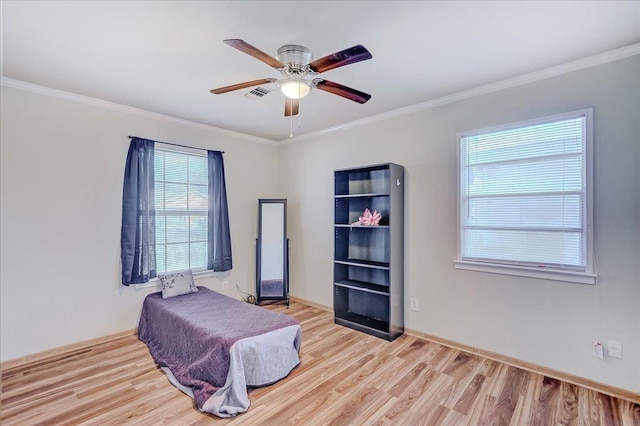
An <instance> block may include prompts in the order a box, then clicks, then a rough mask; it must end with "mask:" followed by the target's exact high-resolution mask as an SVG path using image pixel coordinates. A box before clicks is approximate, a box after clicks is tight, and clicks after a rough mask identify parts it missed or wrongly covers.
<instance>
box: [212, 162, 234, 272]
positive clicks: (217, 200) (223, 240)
mask: <svg viewBox="0 0 640 426" xmlns="http://www.w3.org/2000/svg"><path fill="white" fill-rule="evenodd" d="M208 158H209V258H208V260H207V269H213V270H214V271H228V270H230V269H231V266H232V263H231V234H230V231H229V209H228V207H227V185H226V183H225V180H224V160H223V158H222V152H220V151H208Z"/></svg>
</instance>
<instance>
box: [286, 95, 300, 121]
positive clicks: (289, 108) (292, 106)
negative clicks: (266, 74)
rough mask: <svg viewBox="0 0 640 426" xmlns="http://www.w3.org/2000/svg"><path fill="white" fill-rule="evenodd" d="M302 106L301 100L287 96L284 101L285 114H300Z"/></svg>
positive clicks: (287, 115)
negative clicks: (299, 110)
mask: <svg viewBox="0 0 640 426" xmlns="http://www.w3.org/2000/svg"><path fill="white" fill-rule="evenodd" d="M299 107H300V100H298V99H291V98H285V101H284V116H285V117H290V116H292V115H297V114H298V109H299Z"/></svg>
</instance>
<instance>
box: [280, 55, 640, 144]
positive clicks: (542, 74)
mask: <svg viewBox="0 0 640 426" xmlns="http://www.w3.org/2000/svg"><path fill="white" fill-rule="evenodd" d="M639 54H640V43H636V44H631V45H629V46H625V47H621V48H619V49H615V50H611V51H608V52H604V53H600V54H597V55H594V56H589V57H587V58H583V59H578V60H576V61H572V62H568V63H566V64H562V65H557V66H554V67H549V68H545V69H543V70H539V71H534V72H532V73H528V74H524V75H521V76H518V77H513V78H509V79H506V80H502V81H499V82H496V83H490V84H487V85H484V86H480V87H476V88H473V89H469V90H464V91H462V92H458V93H454V94H452V95H447V96H443V97H440V98H436V99H432V100H429V101H426V102H421V103H419V104H415V105H411V106H408V107H404V108H399V109H396V110H393V111H388V112H384V113H382V114H377V115H372V116H370V117H366V118H363V119H360V120H355V121H351V122H348V123H344V124H340V125H338V126H334V127H329V128H327V129H323V130H318V131H316V132H311V133H305V134H303V135H300V136H295V137H293V138H287V139H282V140H281V141H279V142H278V145H287V144H291V143H296V142H301V141H304V140H307V139H313V138H315V137H318V136H322V135H327V134H330V133H335V132H338V131H341V130H346V129H351V128H354V127H360V126H365V125H367V124H372V123H377V122H379V121H384V120H388V119H391V118H395V117H400V116H403V115H408V114H413V113H415V112H418V111H423V110H426V109H430V108H435V107H438V106H442V105H446V104H450V103H453V102H458V101H461V100H464V99H469V98H474V97H476V96H481V95H486V94H489V93H493V92H497V91H500V90H504V89H509V88H512V87H517V86H522V85H525V84H529V83H534V82H536V81H540V80H546V79H548V78H551V77H555V76H559V75H562V74H566V73H569V72H573V71H578V70H582V69H585V68H591V67H595V66H598V65H603V64H606V63H609V62H614V61H617V60H620V59H624V58H628V57H630V56H635V55H639Z"/></svg>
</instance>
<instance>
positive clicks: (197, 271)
mask: <svg viewBox="0 0 640 426" xmlns="http://www.w3.org/2000/svg"><path fill="white" fill-rule="evenodd" d="M155 151H163V152H170V153H176V154H182V155H191V156H198V157H204V158H205V159H207V153H206V151H205V152H204V153H203V152H202V151H201V150H198V149H195V148H188V147H176V146H173V145H169V144H163V143H162V142H156V146H155ZM154 155H155V153H154ZM154 161H155V159H154ZM154 180H155V176H154ZM165 183H166V181H165ZM187 185H188V183H187ZM156 190H157V188H156ZM207 197H208V196H207ZM154 198H155V197H154ZM163 198H164V197H163ZM154 211H156V210H154ZM165 212H168V214H166V213H165V214H164V215H163V216H164V217H168V216H179V215H184V212H183V211H172V210H169V211H165ZM208 214H209V212H208V211H205V212H198V213H196V214H195V215H194V216H204V217H208ZM155 217H156V218H158V214H157V211H156V213H155ZM189 217H191V214H189ZM165 231H166V230H165ZM156 235H157V226H156ZM165 238H166V237H165ZM189 243H191V237H189ZM163 245H164V246H165V247H166V245H167V243H166V241H165V244H163ZM157 246H158V244H157V237H156V242H155V243H154V250H157ZM156 253H157V252H156ZM156 258H157V255H156ZM165 262H166V256H165ZM189 269H191V271H192V273H193V276H194V277H202V276H210V275H213V273H214V272H215V271H213V270H210V269H207V266H206V265H205V266H204V267H201V268H189ZM156 270H157V265H156ZM176 271H178V270H175V271H174V270H171V271H162V272H160V271H159V270H157V273H158V274H165V273H171V272H176ZM150 281H158V282H159V279H158V278H157V277H156V278H153V279H152V280H150Z"/></svg>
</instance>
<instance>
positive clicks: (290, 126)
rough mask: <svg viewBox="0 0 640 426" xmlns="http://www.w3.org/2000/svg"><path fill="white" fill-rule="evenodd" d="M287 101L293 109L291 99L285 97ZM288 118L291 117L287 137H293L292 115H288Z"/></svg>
mask: <svg viewBox="0 0 640 426" xmlns="http://www.w3.org/2000/svg"><path fill="white" fill-rule="evenodd" d="M287 101H288V102H289V105H290V108H291V109H293V99H289V98H287ZM289 118H290V119H291V121H289V137H290V138H292V137H293V115H290V116H289Z"/></svg>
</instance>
